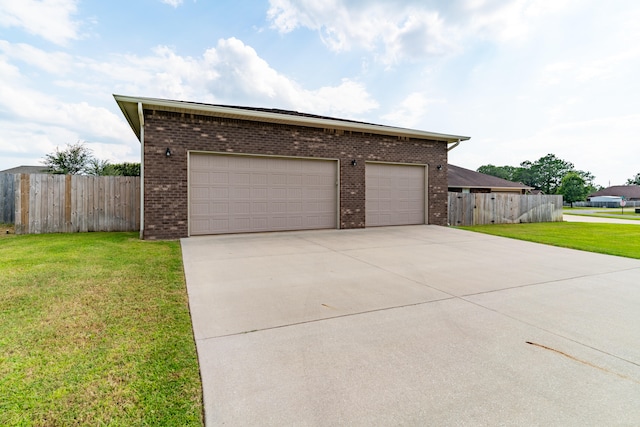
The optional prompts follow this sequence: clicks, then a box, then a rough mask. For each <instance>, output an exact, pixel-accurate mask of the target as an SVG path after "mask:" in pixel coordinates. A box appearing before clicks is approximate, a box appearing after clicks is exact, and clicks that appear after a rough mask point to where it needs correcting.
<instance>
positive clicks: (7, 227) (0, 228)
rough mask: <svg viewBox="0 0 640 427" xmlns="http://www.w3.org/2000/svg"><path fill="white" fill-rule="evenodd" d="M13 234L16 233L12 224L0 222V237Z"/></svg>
mask: <svg viewBox="0 0 640 427" xmlns="http://www.w3.org/2000/svg"><path fill="white" fill-rule="evenodd" d="M14 234H16V229H15V227H14V226H13V224H2V223H0V239H2V238H3V237H7V236H13V235H14Z"/></svg>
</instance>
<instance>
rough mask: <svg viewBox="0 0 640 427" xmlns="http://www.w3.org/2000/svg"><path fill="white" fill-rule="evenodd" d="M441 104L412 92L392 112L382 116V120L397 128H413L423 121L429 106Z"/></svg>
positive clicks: (439, 101) (438, 101) (440, 101)
mask: <svg viewBox="0 0 640 427" xmlns="http://www.w3.org/2000/svg"><path fill="white" fill-rule="evenodd" d="M442 102H444V101H442V100H433V99H429V98H427V96H426V95H424V94H423V93H420V92H414V93H411V94H409V95H408V96H407V97H406V98H405V99H404V100H402V102H401V103H400V104H399V105H398V106H397V107H396V108H395V109H393V111H392V112H390V113H387V114H385V115H383V116H382V118H383V119H385V120H388V121H389V122H390V123H391V124H394V125H397V126H402V127H408V128H410V127H415V126H417V125H418V124H419V123H420V122H422V121H424V118H425V115H426V114H427V111H428V108H429V105H431V104H434V103H442Z"/></svg>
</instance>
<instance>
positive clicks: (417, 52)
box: [267, 0, 458, 64]
mask: <svg viewBox="0 0 640 427" xmlns="http://www.w3.org/2000/svg"><path fill="white" fill-rule="evenodd" d="M412 3H413V2H404V4H402V3H397V2H393V3H385V2H368V3H353V2H351V3H350V2H347V1H340V0H334V1H328V2H318V1H314V0H303V1H298V2H293V1H291V0H270V5H271V6H270V8H269V11H268V13H267V17H268V19H269V20H270V21H271V24H272V27H273V28H275V29H277V30H278V31H280V32H282V33H289V32H291V31H293V30H295V29H296V28H300V27H306V28H308V29H311V30H314V31H318V32H319V34H320V36H321V37H322V40H323V42H324V43H325V44H326V45H327V46H328V47H329V48H330V49H331V50H333V51H336V52H343V51H349V50H351V49H353V48H364V49H366V50H369V51H376V52H378V51H379V53H378V58H379V59H380V60H381V61H382V62H383V63H385V64H394V63H397V62H399V61H401V60H403V59H407V58H421V57H424V56H429V55H441V54H444V53H448V52H451V51H456V50H457V49H458V46H457V44H458V30H457V28H455V27H453V26H446V25H445V22H444V20H443V19H442V17H441V16H440V14H439V13H438V12H436V11H433V10H429V9H426V8H425V7H422V6H420V5H419V3H416V4H412Z"/></svg>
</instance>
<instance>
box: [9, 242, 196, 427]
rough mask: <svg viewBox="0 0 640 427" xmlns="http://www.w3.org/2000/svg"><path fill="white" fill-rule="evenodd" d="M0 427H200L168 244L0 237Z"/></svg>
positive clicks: (181, 294) (184, 311)
mask: <svg viewBox="0 0 640 427" xmlns="http://www.w3.org/2000/svg"><path fill="white" fill-rule="evenodd" d="M0 278H1V279H0V301H2V303H1V304H0V425H12V426H14V425H25V426H28V425H35V426H58V425H59V426H67V425H80V424H81V425H121V426H132V425H163V426H187V425H196V426H198V425H202V424H203V419H202V391H201V384H200V377H199V370H198V362H197V357H196V350H195V343H194V339H193V333H192V329H191V320H190V317H189V310H188V305H187V295H186V288H185V281H184V274H183V269H182V258H181V252H180V244H179V243H178V242H143V241H140V240H139V239H138V236H137V234H136V233H78V234H48V235H26V236H15V235H0Z"/></svg>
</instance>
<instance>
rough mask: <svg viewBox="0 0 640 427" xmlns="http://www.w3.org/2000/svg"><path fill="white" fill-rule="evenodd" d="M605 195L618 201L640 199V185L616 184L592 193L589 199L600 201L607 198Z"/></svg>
mask: <svg viewBox="0 0 640 427" xmlns="http://www.w3.org/2000/svg"><path fill="white" fill-rule="evenodd" d="M603 197H604V198H608V199H609V200H613V199H616V200H617V201H619V200H622V199H624V200H631V201H638V200H640V185H614V186H612V187H609V188H605V189H604V190H600V191H596V192H595V193H593V194H590V195H589V197H588V199H589V201H591V202H598V201H604V200H606V199H603ZM612 198H613V199H612ZM594 199H595V200H594Z"/></svg>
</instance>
